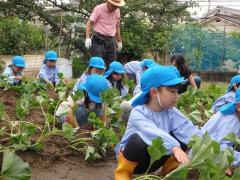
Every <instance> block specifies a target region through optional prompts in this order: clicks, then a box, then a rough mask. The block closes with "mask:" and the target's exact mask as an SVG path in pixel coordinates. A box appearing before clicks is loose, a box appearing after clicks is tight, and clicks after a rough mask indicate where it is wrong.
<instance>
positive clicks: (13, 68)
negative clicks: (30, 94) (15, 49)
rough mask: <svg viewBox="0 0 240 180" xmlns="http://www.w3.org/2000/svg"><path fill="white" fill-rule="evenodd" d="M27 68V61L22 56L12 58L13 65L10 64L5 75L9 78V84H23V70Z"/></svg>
mask: <svg viewBox="0 0 240 180" xmlns="http://www.w3.org/2000/svg"><path fill="white" fill-rule="evenodd" d="M24 68H25V59H24V57H22V56H14V57H13V58H12V64H10V65H9V66H8V67H6V69H5V70H4V72H3V74H2V75H4V76H6V77H7V78H8V81H7V82H8V83H10V84H13V85H19V84H21V82H22V81H21V79H22V76H23V73H22V71H23V69H24Z"/></svg>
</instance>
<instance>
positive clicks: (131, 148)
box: [115, 66, 201, 180]
mask: <svg viewBox="0 0 240 180" xmlns="http://www.w3.org/2000/svg"><path fill="white" fill-rule="evenodd" d="M183 82H184V80H183V79H182V78H181V77H180V75H179V72H178V71H177V69H176V68H175V67H173V66H155V67H152V68H150V69H148V70H147V71H146V72H144V73H143V75H142V78H141V90H142V92H141V94H140V95H139V96H138V97H137V98H136V99H135V100H134V101H133V103H132V106H133V107H134V109H133V110H132V112H131V114H130V117H129V121H128V124H127V129H126V132H125V134H124V136H123V138H122V140H121V142H120V143H119V144H118V145H117V146H116V147H115V152H116V155H117V157H118V166H117V169H116V170H115V179H116V180H120V179H124V180H130V179H131V177H132V174H133V173H136V174H141V173H144V172H146V170H147V169H148V166H149V165H150V157H149V154H148V151H147V147H148V146H149V145H151V144H152V140H154V139H156V138H158V137H160V138H162V140H163V142H164V147H165V148H166V150H167V154H166V155H164V156H163V157H162V158H160V159H159V160H157V161H156V162H155V163H154V164H153V165H152V166H151V168H150V171H149V172H153V171H155V170H157V169H158V168H160V167H161V166H162V165H163V164H164V163H165V162H166V161H170V160H171V161H172V160H174V162H175V164H176V161H177V162H178V163H186V162H188V161H189V159H188V155H187V154H186V153H185V152H184V151H186V144H188V143H189V140H190V138H191V137H192V136H193V135H201V131H200V130H198V128H196V127H195V126H194V125H193V124H192V122H191V121H189V120H188V119H187V118H186V117H185V116H184V115H183V114H182V113H181V112H180V111H179V110H178V109H177V108H175V107H174V106H175V105H176V101H177V98H178V92H177V91H178V89H177V88H178V85H180V84H181V83H183ZM184 146H185V147H184ZM182 148H183V149H184V150H182ZM171 155H172V156H173V157H174V158H173V157H171ZM171 165H172V164H171ZM165 167H167V165H165ZM174 168H176V166H175V167H174ZM166 169H167V168H166Z"/></svg>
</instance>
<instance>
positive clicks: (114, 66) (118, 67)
mask: <svg viewBox="0 0 240 180" xmlns="http://www.w3.org/2000/svg"><path fill="white" fill-rule="evenodd" d="M113 72H116V73H118V74H124V73H125V70H124V67H123V65H122V64H121V63H120V62H117V61H113V62H112V63H111V64H110V65H109V70H108V71H107V72H106V73H105V74H104V77H105V78H107V77H108V76H110V74H112V73H113Z"/></svg>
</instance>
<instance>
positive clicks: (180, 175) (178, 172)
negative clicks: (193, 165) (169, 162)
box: [165, 165, 188, 180]
mask: <svg viewBox="0 0 240 180" xmlns="http://www.w3.org/2000/svg"><path fill="white" fill-rule="evenodd" d="M187 174H188V166H187V165H181V166H179V167H178V168H177V169H175V170H174V171H172V172H171V173H170V174H168V175H166V177H165V178H166V179H168V180H175V179H186V177H187Z"/></svg>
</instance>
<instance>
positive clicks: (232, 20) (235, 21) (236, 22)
mask: <svg viewBox="0 0 240 180" xmlns="http://www.w3.org/2000/svg"><path fill="white" fill-rule="evenodd" d="M213 19H222V20H225V21H228V22H230V23H232V24H234V25H236V26H240V17H236V16H229V15H224V14H219V13H216V14H215V15H214V16H211V17H207V18H203V19H202V21H201V23H206V22H209V21H211V20H213Z"/></svg>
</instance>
